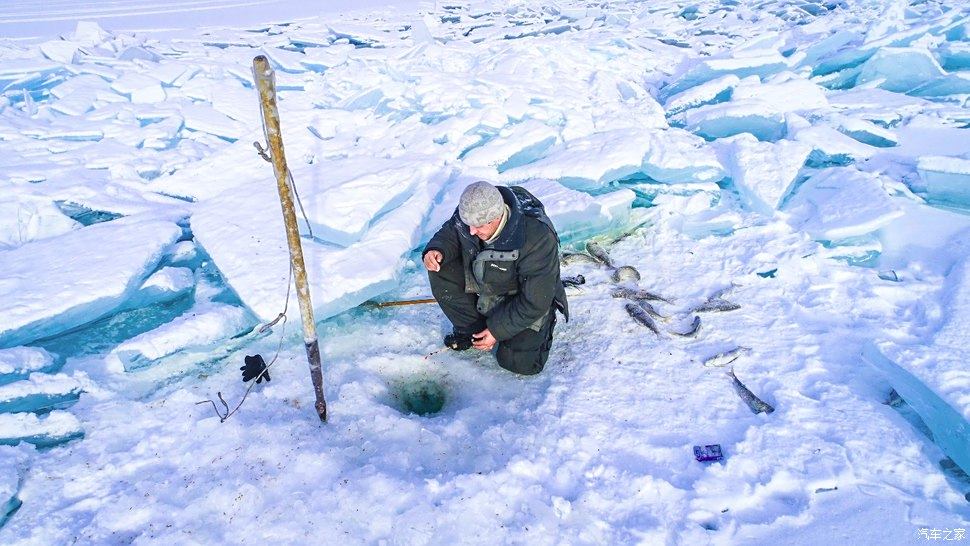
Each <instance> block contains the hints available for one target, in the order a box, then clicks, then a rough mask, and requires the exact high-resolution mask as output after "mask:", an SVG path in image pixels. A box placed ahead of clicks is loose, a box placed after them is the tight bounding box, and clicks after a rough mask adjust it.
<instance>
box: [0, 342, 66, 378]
mask: <svg viewBox="0 0 970 546" xmlns="http://www.w3.org/2000/svg"><path fill="white" fill-rule="evenodd" d="M57 364H58V359H57V358H55V357H54V355H52V354H50V353H49V352H47V351H45V350H44V349H41V348H40V347H12V348H10V349H0V385H5V384H7V383H10V382H13V381H17V380H20V379H25V378H27V377H28V376H29V375H30V374H32V373H35V372H49V371H51V370H53V369H54V368H55V367H56V366H57Z"/></svg>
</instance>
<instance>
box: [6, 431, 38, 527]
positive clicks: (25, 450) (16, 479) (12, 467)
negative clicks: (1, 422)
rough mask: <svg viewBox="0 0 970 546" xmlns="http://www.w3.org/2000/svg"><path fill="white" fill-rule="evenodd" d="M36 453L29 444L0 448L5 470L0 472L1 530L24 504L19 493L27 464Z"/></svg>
mask: <svg viewBox="0 0 970 546" xmlns="http://www.w3.org/2000/svg"><path fill="white" fill-rule="evenodd" d="M35 453H36V450H35V449H34V447H33V446H31V445H28V444H21V445H17V446H7V445H5V446H0V468H2V469H3V472H0V528H3V525H4V524H5V523H6V522H7V520H8V519H9V518H10V516H11V515H13V513H14V512H16V511H17V509H18V508H20V506H21V504H22V502H21V500H20V499H18V498H17V493H18V492H19V491H20V486H21V484H22V483H23V477H24V473H25V472H26V471H27V463H28V462H29V461H30V459H31V458H32V457H33V456H34V454H35Z"/></svg>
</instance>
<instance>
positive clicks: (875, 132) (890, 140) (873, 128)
mask: <svg viewBox="0 0 970 546" xmlns="http://www.w3.org/2000/svg"><path fill="white" fill-rule="evenodd" d="M839 132H840V133H842V134H844V135H847V136H850V137H852V138H854V139H855V140H858V141H859V142H861V143H863V144H868V145H869V146H875V147H877V148H891V147H893V146H896V145H897V144H898V139H897V138H896V135H895V134H894V133H893V132H892V131H890V130H888V129H884V128H882V127H880V126H878V125H876V124H875V123H872V122H871V121H866V120H863V119H852V118H845V119H843V120H842V121H841V123H839Z"/></svg>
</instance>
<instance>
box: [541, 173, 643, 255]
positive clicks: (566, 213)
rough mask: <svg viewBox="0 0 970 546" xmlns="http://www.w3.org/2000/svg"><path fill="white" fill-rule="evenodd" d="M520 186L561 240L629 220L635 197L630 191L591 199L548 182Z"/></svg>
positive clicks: (601, 229)
mask: <svg viewBox="0 0 970 546" xmlns="http://www.w3.org/2000/svg"><path fill="white" fill-rule="evenodd" d="M522 187H524V188H525V189H527V190H529V192H530V193H532V194H533V195H535V196H536V197H537V198H538V199H539V200H540V201H542V203H543V204H544V205H545V207H546V213H547V214H548V215H549V218H550V219H551V220H552V222H553V224H555V226H556V231H557V232H558V233H559V237H560V238H561V239H563V240H564V241H565V240H569V239H577V238H580V237H582V236H583V235H587V236H588V235H590V234H593V233H599V232H601V231H603V230H606V229H608V228H609V227H610V226H615V225H618V224H620V223H622V222H623V221H624V220H626V219H627V218H628V217H629V210H630V205H632V204H633V200H634V199H635V198H636V195H635V194H634V193H633V192H632V191H630V190H620V191H615V192H610V193H607V194H603V195H599V196H596V197H593V196H591V195H589V194H587V193H583V192H581V191H576V190H571V189H569V188H567V187H565V186H563V185H561V184H559V183H558V182H554V181H552V180H531V181H529V182H525V183H523V184H522Z"/></svg>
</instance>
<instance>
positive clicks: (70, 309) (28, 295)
mask: <svg viewBox="0 0 970 546" xmlns="http://www.w3.org/2000/svg"><path fill="white" fill-rule="evenodd" d="M181 235H182V229H181V228H179V227H178V225H176V224H175V223H173V222H172V221H169V220H161V219H151V218H145V217H127V218H121V219H118V220H114V221H111V222H105V223H101V224H95V225H92V226H88V227H85V228H82V229H78V230H76V231H72V232H70V233H67V234H65V235H61V236H58V237H52V238H49V239H44V240H41V241H35V242H32V243H28V244H25V245H23V246H21V247H18V248H16V249H13V250H7V251H3V252H0V271H3V272H4V276H3V278H0V301H3V302H4V307H5V308H6V311H5V316H4V320H3V322H2V323H0V347H10V346H13V345H19V344H23V343H26V342H29V341H33V340H36V339H40V338H43V337H48V336H52V335H55V334H58V333H60V332H64V331H66V330H70V329H71V328H74V327H76V326H80V325H82V324H86V323H88V322H91V321H93V320H96V319H98V318H101V317H103V316H105V315H107V314H109V313H111V311H113V310H114V309H116V308H118V307H119V306H121V305H122V304H123V303H124V301H125V300H126V299H127V298H128V297H130V296H131V295H132V294H133V293H134V292H135V291H136V290H137V289H138V287H139V286H140V285H141V282H142V280H143V279H144V277H145V276H146V275H147V274H149V273H150V272H151V270H152V269H153V268H154V267H155V265H156V264H157V263H158V262H159V261H160V260H161V258H162V256H164V254H165V250H166V248H167V247H168V246H169V245H171V244H173V243H174V242H175V241H176V240H178V238H179V237H180V236H181ZM51 264H58V265H57V267H51ZM65 287H71V289H70V290H65Z"/></svg>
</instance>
